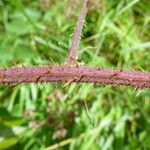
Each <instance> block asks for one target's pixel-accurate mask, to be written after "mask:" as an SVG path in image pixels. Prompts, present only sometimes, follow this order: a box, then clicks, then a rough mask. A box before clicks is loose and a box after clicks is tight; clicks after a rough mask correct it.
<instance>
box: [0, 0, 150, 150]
mask: <svg viewBox="0 0 150 150" xmlns="http://www.w3.org/2000/svg"><path fill="white" fill-rule="evenodd" d="M80 2H81V1H80V0H32V1H30V0H0V67H5V68H7V67H11V66H16V65H17V66H23V65H24V66H33V65H46V64H60V63H63V62H64V60H65V59H66V56H67V53H68V49H69V45H70V42H71V37H72V36H71V35H72V33H73V29H74V26H75V23H76V16H77V14H78V13H79V10H80V7H79V6H81V3H80ZM149 8H150V4H149V1H148V0H90V1H89V4H88V14H87V17H86V26H85V27H84V31H83V39H82V41H81V44H80V51H79V60H80V61H81V62H83V61H84V62H85V63H86V64H88V65H90V66H99V67H105V68H107V67H110V68H123V69H127V70H128V69H136V70H147V71H150V67H149V65H150V57H149V55H150V49H149V48H150V42H149V39H150V35H149V29H150V26H149V25H150V14H149ZM59 142H61V144H62V145H64V146H61V144H60V145H57V144H58V143H59ZM58 147H59V148H58ZM45 148H49V149H57V148H58V149H72V150H76V149H81V150H82V149H83V150H87V149H92V150H98V149H102V150H107V149H110V150H111V149H115V150H117V149H118V150H120V149H125V150H128V149H129V150H131V149H133V150H134V149H137V150H141V149H142V150H143V149H144V150H148V149H150V89H139V90H137V91H135V90H134V89H133V88H131V87H118V86H101V85H93V84H78V85H77V84H70V85H65V86H64V85H63V84H60V83H48V84H44V83H43V84H22V85H15V86H9V85H5V86H2V85H1V86H0V149H11V150H12V149H23V150H29V149H32V150H37V149H45Z"/></svg>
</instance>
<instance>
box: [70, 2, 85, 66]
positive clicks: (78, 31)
mask: <svg viewBox="0 0 150 150" xmlns="http://www.w3.org/2000/svg"><path fill="white" fill-rule="evenodd" d="M86 5H87V0H83V6H82V9H81V12H80V15H79V18H78V21H77V24H76V27H75V31H74V34H73V39H72V43H71V47H70V51H69V55H68V59H67V63H68V64H75V60H76V57H77V50H78V46H79V42H80V39H81V33H82V28H83V25H84V18H85V16H86Z"/></svg>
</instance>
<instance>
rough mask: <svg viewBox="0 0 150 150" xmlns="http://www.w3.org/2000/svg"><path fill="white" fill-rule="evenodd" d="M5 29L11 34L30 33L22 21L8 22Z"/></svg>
mask: <svg viewBox="0 0 150 150" xmlns="http://www.w3.org/2000/svg"><path fill="white" fill-rule="evenodd" d="M6 29H7V31H8V32H11V33H16V34H26V33H28V32H30V25H29V24H28V22H26V21H25V20H23V19H16V20H13V21H11V22H9V23H8V25H7V26H6Z"/></svg>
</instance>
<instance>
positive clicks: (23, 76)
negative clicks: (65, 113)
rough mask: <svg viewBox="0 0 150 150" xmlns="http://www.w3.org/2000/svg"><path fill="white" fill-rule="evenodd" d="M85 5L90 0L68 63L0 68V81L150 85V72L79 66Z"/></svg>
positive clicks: (81, 17) (81, 19)
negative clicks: (77, 59)
mask: <svg viewBox="0 0 150 150" xmlns="http://www.w3.org/2000/svg"><path fill="white" fill-rule="evenodd" d="M86 5H87V0H83V6H82V9H81V13H80V16H79V18H78V21H77V25H76V28H75V32H74V35H73V41H72V44H71V48H70V52H69V55H68V58H67V63H66V64H65V65H52V66H41V67H15V68H8V69H0V84H19V83H31V82H33V83H37V82H47V83H48V82H64V83H66V82H67V83H71V82H76V83H80V82H89V83H100V84H104V85H109V84H116V85H126V86H132V87H135V88H150V72H139V71H124V70H117V69H116V70H113V69H102V68H92V67H86V66H80V65H78V63H76V61H75V59H76V57H77V49H78V45H79V41H80V38H81V32H82V28H83V24H84V18H85V15H86Z"/></svg>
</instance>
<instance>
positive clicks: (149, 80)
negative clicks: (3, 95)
mask: <svg viewBox="0 0 150 150" xmlns="http://www.w3.org/2000/svg"><path fill="white" fill-rule="evenodd" d="M30 82H34V83H37V82H69V83H70V82H76V83H80V82H89V83H90V82H91V83H100V84H105V85H108V84H117V85H126V86H132V87H136V88H150V73H149V72H138V71H124V70H113V69H101V68H92V67H86V66H66V65H60V66H57V65H53V66H41V67H17V68H9V69H0V84H17V83H30Z"/></svg>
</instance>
